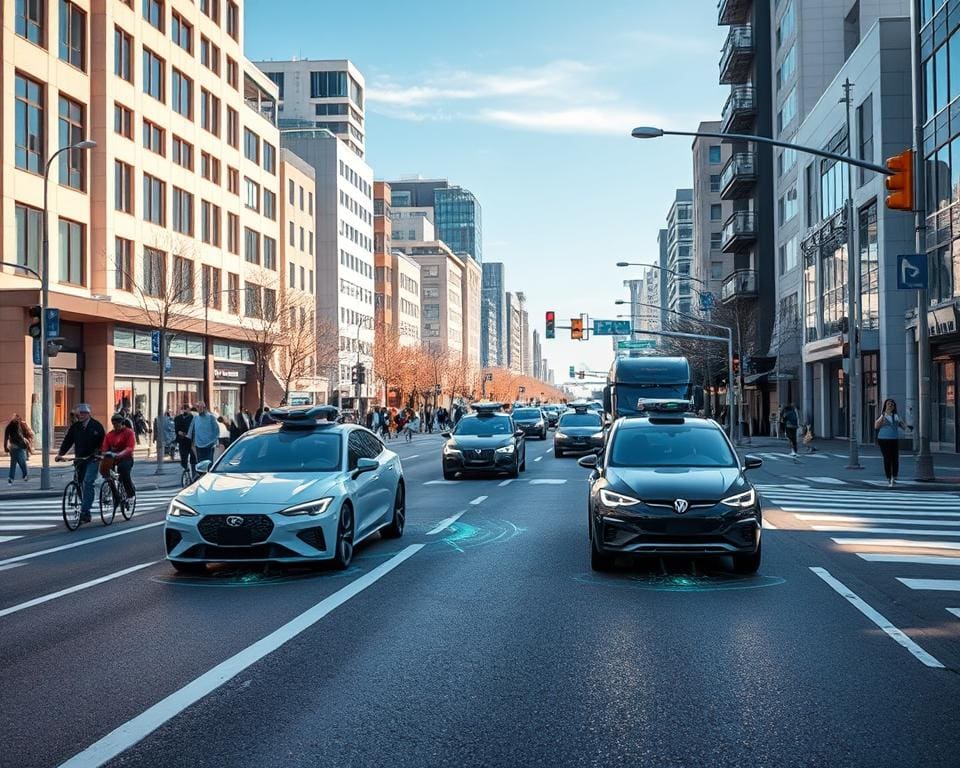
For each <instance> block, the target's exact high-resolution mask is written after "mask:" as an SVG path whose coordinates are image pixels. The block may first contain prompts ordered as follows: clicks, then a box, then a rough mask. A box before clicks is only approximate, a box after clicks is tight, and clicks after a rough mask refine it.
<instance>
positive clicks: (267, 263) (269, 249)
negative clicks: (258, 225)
mask: <svg viewBox="0 0 960 768" xmlns="http://www.w3.org/2000/svg"><path fill="white" fill-rule="evenodd" d="M263 266H264V267H266V268H267V269H273V270H275V269H276V268H277V241H276V240H275V239H273V238H272V237H267V236H266V235H264V236H263Z"/></svg>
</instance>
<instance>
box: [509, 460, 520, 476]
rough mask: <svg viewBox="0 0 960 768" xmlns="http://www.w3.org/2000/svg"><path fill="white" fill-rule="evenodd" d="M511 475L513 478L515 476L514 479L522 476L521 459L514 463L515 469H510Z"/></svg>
mask: <svg viewBox="0 0 960 768" xmlns="http://www.w3.org/2000/svg"><path fill="white" fill-rule="evenodd" d="M510 477H512V478H514V479H516V478H518V477H520V462H519V460H518V461H517V463H516V464H514V465H513V469H511V470H510Z"/></svg>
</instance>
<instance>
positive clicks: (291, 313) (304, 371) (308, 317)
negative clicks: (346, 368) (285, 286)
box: [273, 291, 317, 403]
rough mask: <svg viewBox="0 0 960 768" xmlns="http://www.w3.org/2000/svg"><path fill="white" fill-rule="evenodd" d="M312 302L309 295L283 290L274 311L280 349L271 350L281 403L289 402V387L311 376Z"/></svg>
mask: <svg viewBox="0 0 960 768" xmlns="http://www.w3.org/2000/svg"><path fill="white" fill-rule="evenodd" d="M314 312H315V310H314V303H313V301H312V300H311V298H310V297H309V296H306V295H298V294H295V293H293V292H291V291H284V292H283V293H282V294H281V296H280V305H279V306H278V307H277V314H278V316H279V321H280V331H281V340H280V344H281V348H280V349H279V350H277V351H276V352H275V359H274V362H273V369H274V371H275V372H276V374H277V377H278V378H279V379H280V384H281V385H282V386H283V402H284V403H289V401H290V390H291V389H292V388H293V385H294V384H295V383H296V382H297V381H300V380H301V379H306V378H307V377H315V365H314V361H315V360H316V353H317V349H316V347H317V335H316V321H315V319H314Z"/></svg>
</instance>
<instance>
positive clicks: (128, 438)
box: [100, 413, 137, 499]
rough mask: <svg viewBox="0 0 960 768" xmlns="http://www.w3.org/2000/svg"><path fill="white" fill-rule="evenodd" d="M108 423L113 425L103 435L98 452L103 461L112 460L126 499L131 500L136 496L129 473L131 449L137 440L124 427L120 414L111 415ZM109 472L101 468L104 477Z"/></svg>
mask: <svg viewBox="0 0 960 768" xmlns="http://www.w3.org/2000/svg"><path fill="white" fill-rule="evenodd" d="M110 422H111V424H113V429H112V430H110V431H109V432H107V434H106V435H104V437H103V446H102V447H101V449H100V450H101V452H102V453H103V455H104V458H105V459H112V460H113V465H114V466H115V467H116V468H117V474H118V475H120V482H121V483H123V489H124V490H125V491H126V492H127V498H128V499H133V497H134V496H136V494H137V489H136V488H134V486H133V480H132V479H131V477H130V471H131V470H132V469H133V449H134V446H136V444H137V438H136V436H135V435H134V433H133V430H132V429H130V427H128V426H125V425H124V423H123V422H124V418H123V415H122V414H119V413H115V414H113V418H112V419H110ZM109 471H110V470H109V468H106V469H104V468H103V467H101V474H103V475H104V476H106V473H107V472H109Z"/></svg>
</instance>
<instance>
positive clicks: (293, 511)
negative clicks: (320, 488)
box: [280, 496, 333, 517]
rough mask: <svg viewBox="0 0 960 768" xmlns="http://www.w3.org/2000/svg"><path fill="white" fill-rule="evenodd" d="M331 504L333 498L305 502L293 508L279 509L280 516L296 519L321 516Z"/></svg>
mask: <svg viewBox="0 0 960 768" xmlns="http://www.w3.org/2000/svg"><path fill="white" fill-rule="evenodd" d="M332 503H333V497H332V496H327V497H326V498H323V499H317V500H316V501H307V502H305V503H303V504H297V505H296V506H293V507H287V508H286V509H281V510H280V514H281V515H286V516H287V517H296V516H297V515H322V514H323V513H324V512H326V511H327V509H328V508H329V507H330V505H331V504H332Z"/></svg>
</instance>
